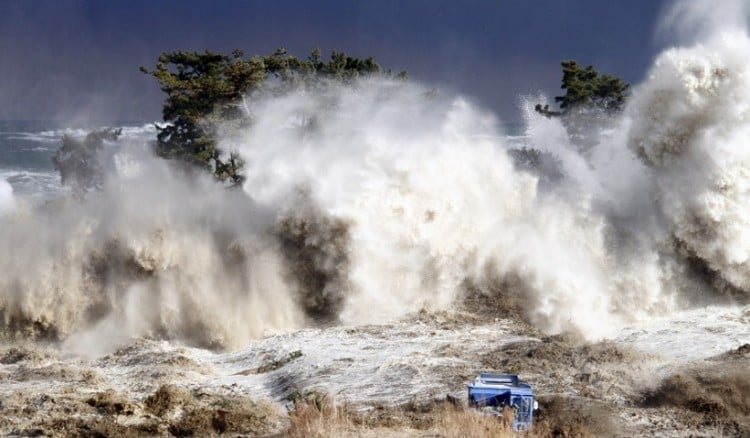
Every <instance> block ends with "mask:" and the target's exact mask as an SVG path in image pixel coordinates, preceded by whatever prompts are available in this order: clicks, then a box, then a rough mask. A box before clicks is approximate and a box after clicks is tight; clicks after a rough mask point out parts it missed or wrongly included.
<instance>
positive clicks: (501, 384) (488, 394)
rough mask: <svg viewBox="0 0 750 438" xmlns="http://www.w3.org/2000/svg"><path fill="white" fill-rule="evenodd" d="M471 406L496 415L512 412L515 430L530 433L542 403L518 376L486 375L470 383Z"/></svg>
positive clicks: (481, 375)
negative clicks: (507, 411) (535, 414)
mask: <svg viewBox="0 0 750 438" xmlns="http://www.w3.org/2000/svg"><path fill="white" fill-rule="evenodd" d="M469 406H470V407H472V408H477V409H480V410H481V411H483V412H486V413H490V414H493V415H502V414H503V412H504V411H505V409H506V408H508V409H512V410H513V413H514V416H515V420H514V422H513V429H515V430H518V431H524V430H530V429H531V425H532V423H533V421H534V410H536V409H537V408H538V403H537V401H536V400H535V398H534V390H533V389H532V388H531V385H529V384H528V383H526V382H524V381H523V380H520V379H519V378H518V376H517V375H515V374H494V373H482V374H480V375H479V376H477V378H476V379H474V381H473V382H471V383H470V384H469Z"/></svg>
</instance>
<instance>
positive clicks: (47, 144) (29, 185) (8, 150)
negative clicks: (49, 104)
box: [0, 120, 155, 197]
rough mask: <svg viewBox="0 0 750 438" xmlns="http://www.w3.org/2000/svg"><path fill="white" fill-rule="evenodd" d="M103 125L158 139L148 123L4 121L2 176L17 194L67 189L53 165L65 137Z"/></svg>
mask: <svg viewBox="0 0 750 438" xmlns="http://www.w3.org/2000/svg"><path fill="white" fill-rule="evenodd" d="M103 127H122V128H123V137H124V138H130V139H141V138H142V139H143V140H149V139H153V138H155V128H154V127H153V125H152V124H150V123H147V122H125V123H122V122H113V123H97V124H91V125H89V126H76V127H71V126H65V125H63V124H60V123H59V122H53V121H41V120H0V179H4V180H6V181H7V182H8V183H10V185H11V187H13V193H14V194H16V195H21V196H32V197H49V196H53V195H54V194H57V193H61V192H63V191H64V190H65V189H64V188H63V187H62V186H61V184H60V176H59V174H58V173H57V171H56V170H55V168H54V166H53V164H52V156H53V155H54V154H55V151H57V150H58V149H59V148H60V146H61V144H62V138H63V136H65V135H71V136H76V137H82V136H85V135H86V133H88V132H90V131H91V130H94V129H98V128H103Z"/></svg>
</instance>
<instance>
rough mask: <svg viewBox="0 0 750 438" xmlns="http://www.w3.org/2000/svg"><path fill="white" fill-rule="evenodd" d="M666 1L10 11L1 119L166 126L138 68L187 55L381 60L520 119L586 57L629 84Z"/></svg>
mask: <svg viewBox="0 0 750 438" xmlns="http://www.w3.org/2000/svg"><path fill="white" fill-rule="evenodd" d="M664 5H665V2H664V1H657V0H628V1H602V0H535V1H531V0H487V1H467V0H463V1H442V0H414V1H408V0H379V1H368V2H365V1H354V0H336V1H325V0H320V1H284V0H281V1H279V0H276V1H271V0H268V1H249V0H248V1H239V0H235V1H228V0H227V1H220V0H217V1H207V0H206V1H198V0H122V1H117V0H109V1H83V0H81V1H74V0H34V1H26V0H5V1H3V2H2V3H0V119H16V120H17V119H60V120H69V121H75V120H79V119H82V118H87V117H95V118H97V119H100V120H154V119H157V118H159V116H160V108H161V101H162V96H161V91H160V90H159V89H158V87H157V86H156V84H155V82H154V80H153V79H152V78H150V77H148V76H146V75H144V74H142V73H140V72H139V71H138V67H139V66H140V65H145V66H149V67H150V66H153V64H154V63H155V60H156V58H157V56H158V55H159V53H161V52H163V51H169V50H176V49H184V50H203V49H211V50H216V51H225V52H229V51H231V50H232V49H234V48H240V49H243V50H244V51H245V53H246V54H247V55H250V54H256V53H257V54H267V53H269V52H271V51H273V50H274V49H275V48H276V47H278V46H284V47H286V48H287V49H288V50H289V51H290V52H292V53H294V54H296V55H299V56H306V55H307V54H308V53H309V52H310V50H311V49H313V48H315V47H320V48H321V49H322V50H323V52H324V53H328V52H329V51H330V50H331V49H337V50H344V51H346V52H347V53H350V54H352V55H356V56H362V57H366V56H373V57H374V58H375V59H376V60H378V61H379V63H380V64H381V65H382V66H384V67H387V68H391V69H393V70H396V71H400V70H407V71H408V72H409V75H410V77H411V78H412V80H416V81H420V82H425V83H428V84H430V85H433V86H436V87H437V88H438V90H441V89H442V90H451V91H459V92H461V93H464V94H466V95H468V96H471V97H472V98H474V99H476V100H477V101H479V102H481V104H483V105H485V106H487V107H489V108H491V109H492V110H494V111H495V112H497V113H498V114H499V115H500V117H501V118H503V119H504V120H513V119H518V115H517V111H516V108H517V102H518V96H519V94H523V93H534V94H535V93H537V92H538V91H543V92H545V93H547V94H550V95H554V94H555V93H557V92H558V90H559V88H558V87H559V82H560V77H561V75H560V70H559V61H560V60H562V59H576V60H578V61H579V62H581V63H584V64H593V65H595V66H596V67H597V68H598V69H599V70H602V71H605V72H608V73H612V74H615V75H617V76H620V77H623V78H624V79H626V80H628V81H630V82H637V81H639V80H641V79H642V77H643V76H644V74H645V72H646V69H647V68H648V66H649V64H650V62H651V60H652V59H653V57H654V56H655V54H656V52H657V51H658V50H659V46H658V44H657V42H656V41H657V39H655V37H654V29H655V27H656V24H657V21H658V19H659V15H660V12H661V11H662V9H663V7H664Z"/></svg>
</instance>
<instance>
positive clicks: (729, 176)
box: [0, 29, 750, 347]
mask: <svg viewBox="0 0 750 438" xmlns="http://www.w3.org/2000/svg"><path fill="white" fill-rule="evenodd" d="M747 55H750V42H749V40H748V36H747V32H746V31H745V30H744V29H733V30H731V31H727V32H724V33H721V34H720V35H718V36H715V35H714V36H712V37H711V38H708V39H706V41H705V42H704V43H703V44H702V45H695V46H693V47H689V48H680V49H670V50H668V51H666V52H665V53H663V54H662V55H661V56H660V57H659V58H658V59H657V60H656V62H655V64H654V66H653V68H652V70H651V73H650V77H649V79H648V80H646V82H645V83H643V84H641V85H640V86H638V87H636V88H635V89H634V91H633V96H632V98H631V102H630V104H629V106H628V108H627V109H626V111H625V112H624V113H623V114H621V115H619V116H618V117H616V118H612V119H608V120H607V123H606V127H605V128H602V129H598V130H596V132H594V133H593V134H594V135H593V136H592V137H591V138H593V139H594V140H593V141H591V142H590V144H587V145H586V147H581V145H580V144H576V143H574V142H571V140H570V139H569V136H568V134H567V132H566V128H565V126H564V125H563V123H561V122H560V120H558V119H546V118H544V117H541V116H539V115H538V114H535V113H533V111H531V110H530V108H531V105H526V106H525V108H523V110H525V111H526V118H527V128H526V131H527V132H526V134H527V135H526V140H525V141H526V142H527V143H526V144H527V146H529V147H534V148H538V149H541V150H543V151H546V152H549V153H551V154H553V155H554V156H555V157H557V159H558V160H559V170H560V176H559V177H556V178H552V179H549V178H548V179H545V175H544V174H541V175H540V174H539V173H535V172H529V171H524V170H519V169H517V168H516V167H514V163H513V160H512V159H511V158H510V156H509V154H508V148H509V147H513V146H515V145H516V144H517V142H518V139H517V138H516V139H514V140H513V143H512V144H511V143H509V142H507V141H506V137H505V134H504V133H503V132H502V130H501V129H500V127H499V126H500V125H499V122H498V121H497V120H496V119H495V117H494V116H493V115H492V114H491V113H489V112H487V111H485V110H483V109H481V108H479V107H477V106H476V105H474V104H473V103H471V102H470V101H469V100H467V99H466V98H464V97H462V96H454V95H438V96H437V97H436V96H434V95H432V94H431V93H426V91H427V90H425V89H423V88H422V87H420V86H419V84H415V83H403V82H394V81H388V80H364V81H359V82H356V83H355V84H353V85H352V86H347V87H341V86H335V85H330V86H322V87H319V89H317V90H316V91H304V90H300V91H297V92H294V93H290V94H288V95H285V96H282V97H276V98H273V99H262V98H258V100H257V101H256V103H255V105H254V106H253V109H254V111H253V114H252V115H251V116H252V119H253V124H252V126H251V127H250V128H246V129H243V130H240V131H237V130H234V129H232V128H230V127H227V128H226V129H225V131H224V132H223V133H222V138H221V142H222V146H223V147H224V148H226V149H235V150H237V151H239V152H240V154H241V155H242V156H243V158H244V159H245V160H246V162H247V166H246V172H247V175H248V179H247V182H246V183H245V185H244V187H243V190H235V191H227V190H226V189H224V188H223V187H220V186H219V185H217V184H216V183H214V182H213V181H211V180H210V178H208V177H205V178H203V177H195V176H192V177H190V179H189V180H188V179H186V177H185V175H184V174H182V173H180V172H176V171H174V170H173V169H172V168H171V167H170V166H169V165H168V164H167V163H165V162H163V161H161V160H159V159H157V158H155V157H153V156H152V155H151V154H150V152H148V147H147V146H146V145H145V144H144V142H143V141H142V140H135V139H133V138H132V136H131V137H130V140H128V139H127V138H126V140H125V141H123V143H122V144H120V145H119V146H116V145H111V146H110V147H109V149H108V152H107V154H106V157H104V158H105V161H106V162H105V163H104V164H105V166H106V168H107V169H108V175H109V177H108V180H107V182H106V184H105V187H104V190H103V191H102V192H100V193H94V194H91V195H90V196H89V197H88V198H87V199H86V200H85V201H83V202H80V203H79V202H75V201H71V200H64V201H60V202H55V203H48V204H47V205H45V206H36V205H34V204H32V203H29V202H25V201H24V199H17V198H18V196H16V197H15V198H14V197H13V195H12V194H11V192H10V190H9V188H8V186H7V184H3V185H0V213H1V212H2V211H5V214H4V215H3V216H1V217H2V219H0V220H1V221H2V227H0V242H2V245H3V246H4V247H5V248H13V251H6V252H4V253H3V254H2V256H0V270H2V272H4V275H3V276H2V277H0V291H2V294H1V295H0V311H1V312H2V317H3V318H2V322H3V324H4V334H5V336H6V337H11V338H12V337H51V338H64V339H67V340H68V342H69V343H70V344H71V345H83V344H86V343H92V342H91V341H93V343H103V342H105V339H107V340H110V341H106V342H115V343H116V342H117V339H122V338H128V337H131V336H145V335H150V336H157V337H163V338H168V339H182V340H186V341H188V342H190V343H193V344H197V345H201V346H215V347H228V346H229V347H231V346H237V345H242V344H243V343H245V342H247V341H248V340H249V339H252V338H255V337H258V336H261V335H263V334H265V333H268V332H273V331H278V330H289V329H294V328H298V327H303V326H307V325H309V324H315V323H326V324H329V323H346V324H353V323H367V322H376V321H383V320H388V319H392V318H397V317H399V316H402V315H404V314H406V313H408V312H412V311H415V310H418V309H420V308H423V307H426V308H433V309H441V308H447V307H449V306H451V305H453V304H454V303H456V301H457V300H460V299H461V295H462V292H463V289H464V288H465V285H466V284H467V283H471V284H473V285H477V286H478V287H479V288H480V289H482V290H485V292H486V293H491V292H490V290H491V288H490V287H488V285H490V284H495V283H497V282H500V283H501V284H512V285H513V290H512V291H504V293H505V294H509V293H511V292H512V294H513V295H514V297H515V298H516V299H519V300H520V302H521V306H522V310H523V312H524V316H525V317H526V318H528V320H529V321H531V322H532V323H534V324H535V325H537V326H538V327H540V328H541V329H543V330H545V331H548V332H558V331H562V330H567V329H577V330H580V331H582V332H583V333H584V334H585V335H587V336H589V337H591V338H596V337H603V336H607V335H609V334H611V333H614V332H615V331H616V330H617V328H618V327H620V326H622V325H623V324H627V323H629V322H632V321H634V320H638V319H639V318H643V317H647V316H650V315H658V314H664V313H666V312H669V311H671V310H674V309H677V308H679V307H681V306H686V305H690V304H694V303H707V302H714V301H716V300H719V299H725V298H726V297H730V298H732V299H735V300H746V299H747V296H748V291H750V277H749V275H750V269H748V268H750V265H749V264H748V258H749V255H748V252H747V247H748V245H747V244H746V241H747V238H746V234H748V231H747V230H748V229H750V227H748V224H747V221H746V220H745V219H744V218H745V217H747V214H745V212H746V210H747V209H748V208H749V205H750V200H749V199H748V197H747V192H748V184H750V167H749V166H750V160H748V154H747V153H746V152H745V147H744V145H746V144H748V142H749V141H750V129H748V128H747V125H748V124H747V121H748V117H749V115H750V110H749V109H748V108H750V105H748V104H750V98H749V97H748V96H750V83H748V80H749V79H748V78H750V70H748V68H747V67H746V65H745V64H746V63H745V62H744V60H745V59H747ZM126 137H127V136H126ZM505 298H508V297H507V296H505V295H501V296H500V297H498V299H505Z"/></svg>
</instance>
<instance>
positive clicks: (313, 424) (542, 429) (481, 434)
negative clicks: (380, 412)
mask: <svg viewBox="0 0 750 438" xmlns="http://www.w3.org/2000/svg"><path fill="white" fill-rule="evenodd" d="M394 409H395V411H398V410H399V409H398V408H394ZM289 417H290V428H289V430H288V431H287V433H286V436H287V437H288V438H303V437H311V438H340V437H367V438H370V437H379V436H389V437H404V438H407V437H431V438H454V437H461V438H511V437H519V436H524V437H529V438H540V437H550V436H553V433H552V429H551V428H549V427H548V426H547V425H546V424H545V423H539V424H537V425H535V426H534V429H533V430H532V431H531V432H526V433H523V434H520V433H517V432H514V431H513V429H512V419H511V418H512V416H511V415H510V414H508V415H506V416H505V417H504V418H499V417H495V416H492V415H485V414H482V413H480V412H478V411H475V410H473V409H467V408H465V407H463V406H455V405H453V404H450V403H435V404H434V405H433V406H432V408H431V409H428V410H425V411H424V412H422V413H420V414H419V416H418V417H417V416H414V412H411V413H410V415H408V416H406V417H408V418H406V417H405V418H401V419H400V420H397V421H393V418H389V420H387V421H384V422H383V421H378V419H377V418H376V416H375V414H372V413H369V414H368V413H362V412H357V411H354V410H352V409H349V408H347V407H346V406H337V405H336V404H335V403H334V401H333V400H332V399H331V398H330V397H325V396H323V397H316V398H314V399H307V400H303V401H299V402H297V403H296V404H295V407H294V410H293V411H292V412H291V413H290V415H289ZM565 436H570V437H574V436H579V437H585V436H591V435H590V434H585V433H584V434H575V433H572V434H569V435H565Z"/></svg>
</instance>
